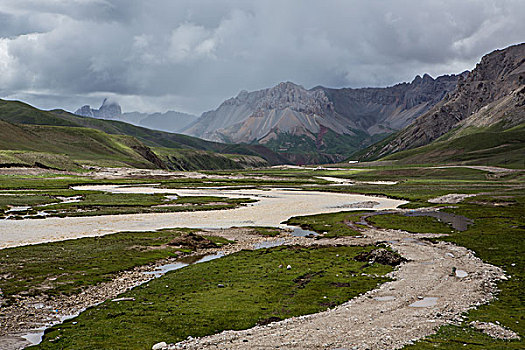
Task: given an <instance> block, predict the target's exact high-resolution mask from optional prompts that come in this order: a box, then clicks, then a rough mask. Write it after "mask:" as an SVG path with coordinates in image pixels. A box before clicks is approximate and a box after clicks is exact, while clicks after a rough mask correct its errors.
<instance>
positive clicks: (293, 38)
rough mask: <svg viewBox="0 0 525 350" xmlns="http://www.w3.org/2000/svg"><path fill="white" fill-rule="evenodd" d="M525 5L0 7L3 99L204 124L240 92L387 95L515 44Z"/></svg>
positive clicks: (136, 2) (103, 0)
mask: <svg viewBox="0 0 525 350" xmlns="http://www.w3.org/2000/svg"><path fill="white" fill-rule="evenodd" d="M524 15H525V1H524V0H508V1H507V0H477V1H474V0H440V1H438V0H425V1H422V0H414V1H410V0H395V1H394V0H391V1H387V0H384V1H380V0H376V1H374V0H362V1H351V0H344V1H335V0H334V1H331V0H318V1H317V0H316V1H309V0H297V1H287V0H276V1H272V0H256V1H248V0H239V1H235V0H224V1H222V0H209V1H204V0H203V1H199V0H187V1H185V0H176V1H174V0H144V1H143V0H33V1H31V0H0V98H8V99H20V100H23V101H26V102H28V103H30V104H33V105H35V106H37V107H40V108H45V109H51V108H64V109H67V110H71V111H74V110H75V109H76V108H77V107H80V106H81V105H83V104H91V105H92V106H93V107H97V108H98V106H100V104H101V102H102V99H103V98H104V97H111V98H113V99H115V100H117V101H118V102H119V103H120V104H121V105H122V108H123V110H124V111H133V110H138V111H144V112H154V111H165V110H168V109H173V110H178V111H183V112H190V113H195V114H200V113H201V112H203V111H206V110H209V109H214V108H216V107H217V106H218V105H219V104H220V103H221V102H222V101H223V100H224V99H227V98H229V97H231V96H235V95H237V93H238V92H239V91H240V90H244V89H245V90H256V89H262V88H266V87H270V86H273V85H275V84H277V83H279V82H281V81H293V82H295V83H297V84H301V85H303V86H304V87H306V88H311V87H314V86H316V85H323V86H329V87H364V86H387V85H393V84H395V83H398V82H403V81H411V80H412V79H413V78H414V76H415V75H417V74H420V75H422V74H423V73H429V74H430V75H432V76H434V77H435V76H437V75H441V74H448V73H458V72H461V71H463V70H465V69H472V68H473V67H474V66H475V64H476V63H477V62H478V61H479V59H480V58H481V56H482V55H483V54H485V53H488V52H490V51H492V50H494V49H497V48H504V47H506V46H508V45H511V44H515V43H520V42H523V41H525V20H524Z"/></svg>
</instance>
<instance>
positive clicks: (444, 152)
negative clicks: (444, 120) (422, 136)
mask: <svg viewBox="0 0 525 350" xmlns="http://www.w3.org/2000/svg"><path fill="white" fill-rule="evenodd" d="M524 154H525V123H522V124H520V125H518V126H516V127H513V128H511V129H507V130H505V129H504V127H503V126H502V125H501V124H498V125H494V126H492V127H489V128H475V127H468V128H464V129H461V130H460V131H459V130H451V131H450V132H448V133H447V134H445V135H443V136H442V137H440V138H439V139H437V140H435V141H434V142H432V143H430V144H428V145H425V146H422V147H418V148H414V149H411V150H407V151H402V152H398V153H394V154H392V155H389V156H387V157H385V158H382V160H397V161H399V162H400V163H405V164H408V163H410V164H425V163H461V164H480V165H499V166H508V167H525V160H524V157H523V155H524Z"/></svg>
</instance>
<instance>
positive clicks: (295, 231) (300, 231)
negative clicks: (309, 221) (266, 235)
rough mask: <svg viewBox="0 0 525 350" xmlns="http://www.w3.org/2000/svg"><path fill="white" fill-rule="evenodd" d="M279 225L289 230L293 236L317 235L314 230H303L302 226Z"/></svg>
mask: <svg viewBox="0 0 525 350" xmlns="http://www.w3.org/2000/svg"><path fill="white" fill-rule="evenodd" d="M279 227H280V228H282V229H285V230H291V231H289V232H288V233H289V234H290V235H292V236H295V237H312V236H319V234H318V233H317V232H315V231H310V230H305V229H304V228H301V227H297V226H289V225H279Z"/></svg>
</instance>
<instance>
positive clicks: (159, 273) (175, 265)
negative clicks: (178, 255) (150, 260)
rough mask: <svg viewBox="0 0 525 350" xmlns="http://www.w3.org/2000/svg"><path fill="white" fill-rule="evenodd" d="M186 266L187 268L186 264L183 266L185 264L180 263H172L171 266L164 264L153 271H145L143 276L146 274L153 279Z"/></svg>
mask: <svg viewBox="0 0 525 350" xmlns="http://www.w3.org/2000/svg"><path fill="white" fill-rule="evenodd" d="M186 266H188V264H185V263H182V262H177V263H173V264H166V265H162V266H159V267H157V268H156V269H155V270H154V271H146V272H144V274H146V275H154V276H155V277H160V276H162V275H164V274H165V273H166V272H169V271H173V270H178V269H181V268H183V267H186Z"/></svg>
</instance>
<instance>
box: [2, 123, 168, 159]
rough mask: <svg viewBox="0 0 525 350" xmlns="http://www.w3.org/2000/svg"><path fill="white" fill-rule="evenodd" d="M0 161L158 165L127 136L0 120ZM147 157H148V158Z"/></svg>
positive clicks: (86, 129) (141, 147) (143, 149)
mask: <svg viewBox="0 0 525 350" xmlns="http://www.w3.org/2000/svg"><path fill="white" fill-rule="evenodd" d="M0 150H1V151H0V163H1V164H2V165H3V166H7V165H20V166H40V167H49V168H57V169H71V168H75V167H78V166H79V165H80V164H93V165H94V164H97V165H102V166H104V165H106V166H132V167H140V168H156V167H159V166H160V167H161V163H159V160H158V158H157V159H155V156H154V155H151V154H149V156H148V153H149V152H148V150H149V149H148V148H147V147H145V146H144V145H143V144H142V143H141V142H139V141H138V140H136V139H135V138H133V137H131V136H124V135H108V134H106V133H104V132H102V131H99V130H94V129H89V128H81V127H69V126H45V125H23V124H18V125H15V124H11V123H7V122H5V121H1V120H0ZM148 157H149V159H148Z"/></svg>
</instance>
